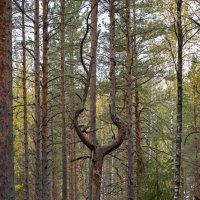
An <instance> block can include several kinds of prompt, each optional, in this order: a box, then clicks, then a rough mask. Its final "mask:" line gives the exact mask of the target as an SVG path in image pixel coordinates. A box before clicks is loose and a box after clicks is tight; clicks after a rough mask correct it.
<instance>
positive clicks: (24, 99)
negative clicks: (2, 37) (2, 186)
mask: <svg viewBox="0 0 200 200" xmlns="http://www.w3.org/2000/svg"><path fill="white" fill-rule="evenodd" d="M22 10H23V12H22V48H23V79H22V82H23V83H22V85H23V101H24V119H23V120H24V122H23V123H24V150H25V153H24V159H25V162H24V167H25V170H24V172H25V175H24V189H25V196H24V199H25V200H29V153H28V119H27V88H26V38H25V18H24V12H25V0H23V1H22Z"/></svg>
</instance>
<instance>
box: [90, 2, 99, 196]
mask: <svg viewBox="0 0 200 200" xmlns="http://www.w3.org/2000/svg"><path fill="white" fill-rule="evenodd" d="M91 10H92V12H91V32H90V35H91V78H90V141H91V143H93V144H95V143H96V89H97V87H96V51H97V23H98V1H97V0H92V1H91ZM93 167H94V166H93V162H92V160H90V169H89V200H93V199H92V197H93V194H92V191H93V188H92V187H93V185H92V179H93V178H92V176H93Z"/></svg>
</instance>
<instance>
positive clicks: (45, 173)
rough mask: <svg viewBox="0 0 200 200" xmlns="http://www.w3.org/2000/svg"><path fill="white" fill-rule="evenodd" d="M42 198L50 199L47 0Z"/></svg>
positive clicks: (45, 1)
mask: <svg viewBox="0 0 200 200" xmlns="http://www.w3.org/2000/svg"><path fill="white" fill-rule="evenodd" d="M42 20H43V77H42V186H43V188H42V198H43V199H48V200H49V199H50V190H49V164H48V73H49V66H48V40H49V38H48V0H43V19H42Z"/></svg>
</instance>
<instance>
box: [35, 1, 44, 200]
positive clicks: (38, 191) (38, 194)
mask: <svg viewBox="0 0 200 200" xmlns="http://www.w3.org/2000/svg"><path fill="white" fill-rule="evenodd" d="M34 21H35V23H34V57H35V61H34V68H35V154H36V155H35V200H41V199H42V168H41V132H40V125H41V119H40V62H39V60H40V55H39V51H40V49H39V0H35V11H34Z"/></svg>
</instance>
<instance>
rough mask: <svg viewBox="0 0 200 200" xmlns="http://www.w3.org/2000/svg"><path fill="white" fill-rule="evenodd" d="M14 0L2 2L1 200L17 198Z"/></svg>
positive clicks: (0, 22) (0, 41) (0, 93)
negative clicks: (14, 141) (15, 168)
mask: <svg viewBox="0 0 200 200" xmlns="http://www.w3.org/2000/svg"><path fill="white" fill-rule="evenodd" d="M11 16H12V1H11V0H1V1H0V19H1V20H0V38H1V39H0V169H1V170H0V199H2V200H14V199H15V195H14V164H13V119H12V21H11Z"/></svg>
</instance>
